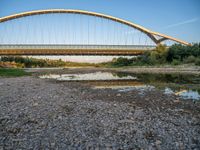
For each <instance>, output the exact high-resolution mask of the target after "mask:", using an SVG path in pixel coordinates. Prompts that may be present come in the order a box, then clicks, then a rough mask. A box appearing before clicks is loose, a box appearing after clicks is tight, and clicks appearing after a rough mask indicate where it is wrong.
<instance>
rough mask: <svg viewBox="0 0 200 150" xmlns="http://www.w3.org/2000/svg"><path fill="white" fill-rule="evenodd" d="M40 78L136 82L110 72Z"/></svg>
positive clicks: (133, 78) (130, 78) (54, 75)
mask: <svg viewBox="0 0 200 150" xmlns="http://www.w3.org/2000/svg"><path fill="white" fill-rule="evenodd" d="M40 78H43V79H56V80H59V81H113V80H135V79H136V78H135V77H132V76H124V77H119V76H118V75H117V74H114V73H110V72H95V73H85V74H61V75H56V74H49V75H42V76H40Z"/></svg>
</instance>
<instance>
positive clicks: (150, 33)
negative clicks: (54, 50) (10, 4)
mask: <svg viewBox="0 0 200 150" xmlns="http://www.w3.org/2000/svg"><path fill="white" fill-rule="evenodd" d="M51 13H72V14H73V13H74V14H83V15H89V16H96V17H102V18H106V19H110V20H113V21H115V22H119V23H122V24H125V25H128V26H131V27H133V28H135V29H137V30H139V31H141V32H143V33H145V34H146V35H147V36H149V38H151V39H152V40H153V41H154V43H155V44H157V45H158V44H161V42H163V41H165V40H172V41H175V42H177V43H180V44H183V45H190V44H189V43H188V42H185V41H182V40H179V39H176V38H174V37H171V36H168V35H165V34H161V33H158V32H154V31H151V30H149V29H147V28H144V27H143V26H140V25H137V24H135V23H132V22H129V21H126V20H123V19H120V18H116V17H113V16H110V15H105V14H101V13H96V12H90V11H84V10H74V9H47V10H35V11H29V12H23V13H18V14H14V15H10V16H5V17H2V18H0V23H2V22H6V21H9V20H13V19H17V18H21V17H26V16H33V15H40V14H51ZM156 36H159V37H161V38H159V39H158V38H156Z"/></svg>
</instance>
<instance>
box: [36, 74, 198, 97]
mask: <svg viewBox="0 0 200 150" xmlns="http://www.w3.org/2000/svg"><path fill="white" fill-rule="evenodd" d="M40 78H43V79H56V80H59V81H68V82H73V81H78V82H87V83H89V84H90V85H91V86H92V87H93V88H94V89H113V90H117V91H118V92H129V91H132V90H137V91H138V93H139V94H141V95H144V93H145V92H146V91H152V90H154V89H159V90H161V91H163V93H164V94H166V95H172V94H173V95H177V96H180V97H181V98H183V99H186V100H187V99H190V100H200V76H199V75H179V74H130V73H114V72H94V73H82V74H47V75H42V76H40Z"/></svg>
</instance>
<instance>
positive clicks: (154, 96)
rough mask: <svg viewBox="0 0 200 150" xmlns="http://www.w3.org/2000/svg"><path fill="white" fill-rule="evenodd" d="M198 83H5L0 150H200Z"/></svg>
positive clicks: (140, 78)
mask: <svg viewBox="0 0 200 150" xmlns="http://www.w3.org/2000/svg"><path fill="white" fill-rule="evenodd" d="M199 84H200V83H199V76H198V75H190V76H186V75H180V74H179V75H177V74H175V75H174V74H171V75H165V74H164V75H163V74H162V75H160V74H157V75H155V74H151V75H149V74H135V73H127V72H123V71H120V72H118V71H114V72H113V71H108V70H106V71H105V70H102V69H91V68H90V69H87V68H84V69H64V70H62V71H58V70H45V71H44V70H42V71H41V70H40V71H35V73H33V75H32V76H27V77H20V78H5V77H1V78H0V101H1V103H0V129H1V130H0V149H13V148H15V149H87V148H88V149H89V148H91V149H94V148H100V149H105V148H110V149H199V148H200V115H199V114H200V101H199Z"/></svg>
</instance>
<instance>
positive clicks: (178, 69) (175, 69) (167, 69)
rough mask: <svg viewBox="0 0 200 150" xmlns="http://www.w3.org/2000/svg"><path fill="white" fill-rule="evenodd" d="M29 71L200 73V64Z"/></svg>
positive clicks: (33, 70) (29, 69) (30, 70)
mask: <svg viewBox="0 0 200 150" xmlns="http://www.w3.org/2000/svg"><path fill="white" fill-rule="evenodd" d="M24 70H25V71H27V72H52V73H53V72H54V71H55V72H56V73H64V72H65V71H66V70H71V71H72V70H83V71H95V70H97V71H118V72H130V73H153V74H155V73H163V74H171V73H179V74H197V75H199V74H200V67H199V66H188V65H186V66H184V65H181V66H155V67H152V66H134V67H118V68H111V67H61V68H25V69H24Z"/></svg>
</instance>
